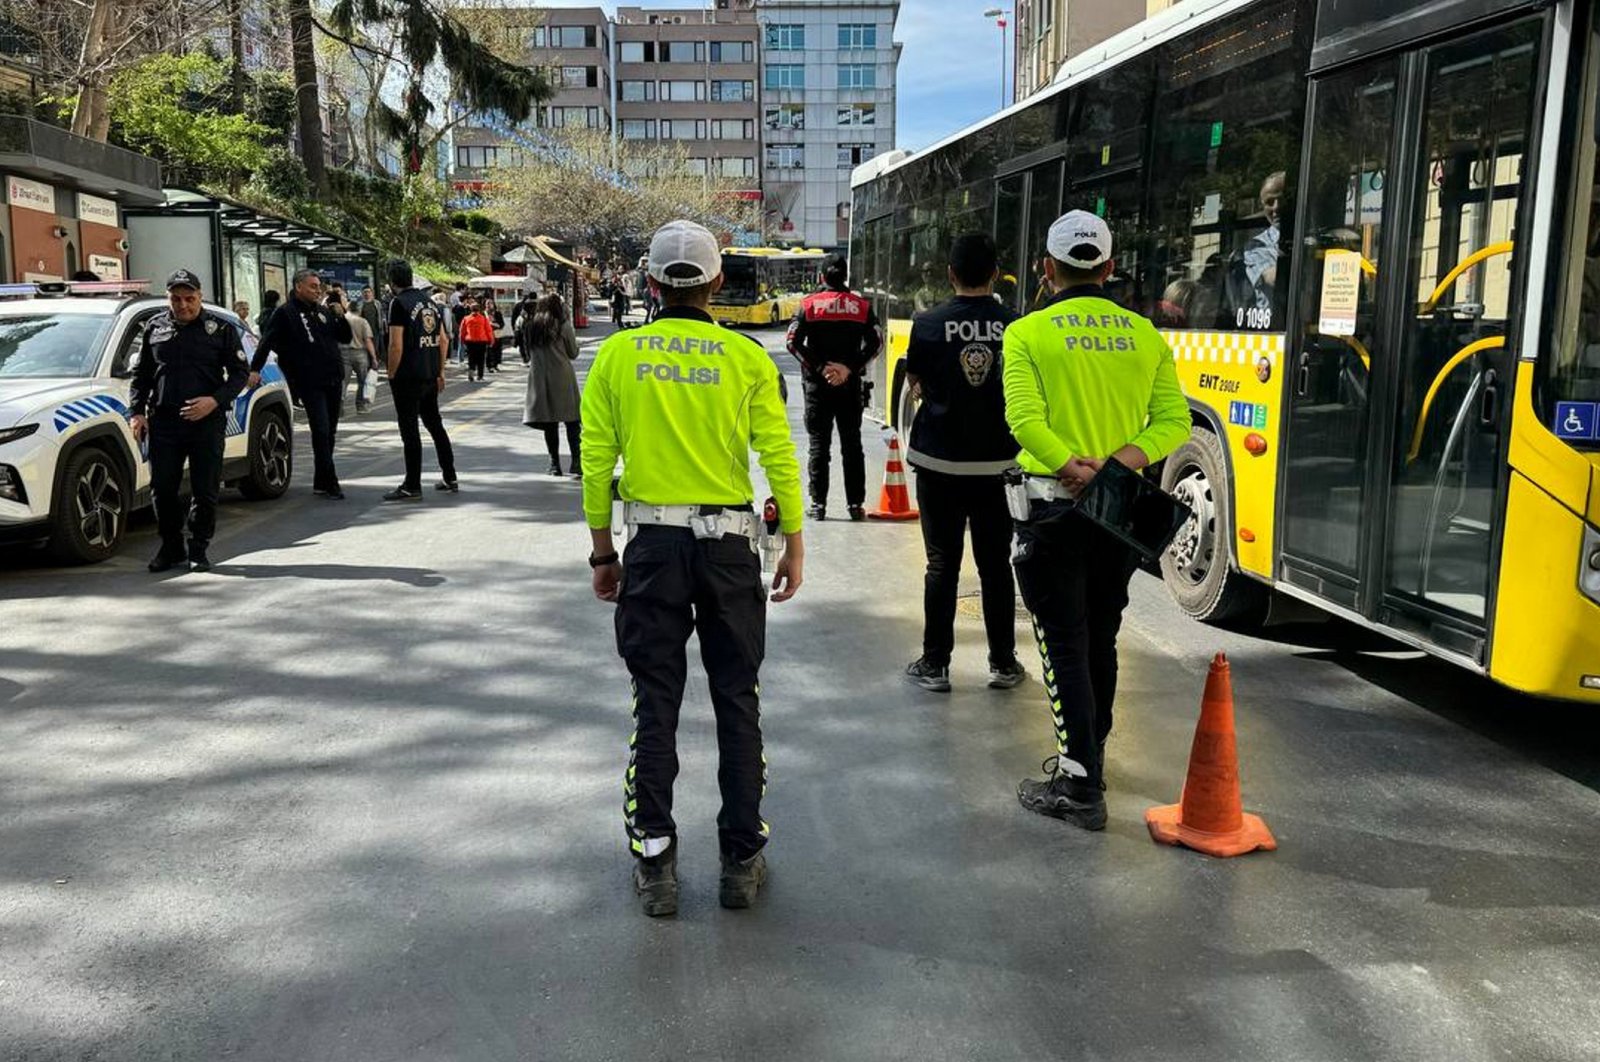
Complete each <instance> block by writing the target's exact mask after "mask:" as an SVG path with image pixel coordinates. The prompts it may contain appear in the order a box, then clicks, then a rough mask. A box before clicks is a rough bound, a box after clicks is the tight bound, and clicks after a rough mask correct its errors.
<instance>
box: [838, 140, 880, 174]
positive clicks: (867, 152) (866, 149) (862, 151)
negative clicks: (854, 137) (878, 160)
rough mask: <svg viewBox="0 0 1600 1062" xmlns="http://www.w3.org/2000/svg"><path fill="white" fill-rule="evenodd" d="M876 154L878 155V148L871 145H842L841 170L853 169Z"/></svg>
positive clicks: (840, 150)
mask: <svg viewBox="0 0 1600 1062" xmlns="http://www.w3.org/2000/svg"><path fill="white" fill-rule="evenodd" d="M875 154H877V148H875V147H873V146H872V145H871V144H840V145H839V168H840V169H841V170H848V169H853V168H854V167H856V166H859V165H861V164H862V163H863V162H866V161H867V160H868V159H870V158H871V157H872V156H873V155H875Z"/></svg>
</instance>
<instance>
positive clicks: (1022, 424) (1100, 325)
mask: <svg viewBox="0 0 1600 1062" xmlns="http://www.w3.org/2000/svg"><path fill="white" fill-rule="evenodd" d="M1045 246H1046V249H1047V250H1048V252H1049V255H1048V257H1047V258H1046V259H1045V260H1044V270H1045V277H1046V280H1047V282H1048V283H1049V286H1050V289H1051V291H1052V293H1053V295H1052V298H1051V299H1050V300H1049V301H1048V302H1047V303H1046V304H1045V305H1044V306H1042V307H1041V308H1040V309H1038V310H1035V311H1034V312H1033V313H1030V314H1028V315H1027V316H1026V317H1024V318H1022V319H1021V320H1019V321H1015V322H1013V323H1012V324H1011V325H1010V326H1009V327H1007V328H1006V333H1005V343H1004V351H1005V369H1004V380H1005V395H1006V421H1007V423H1009V424H1010V425H1011V433H1012V434H1013V435H1014V436H1015V437H1016V439H1017V442H1018V444H1019V445H1021V447H1022V453H1021V454H1020V455H1019V456H1018V458H1017V463H1018V464H1019V465H1021V466H1022V471H1023V472H1024V473H1025V474H1026V478H1025V480H1024V484H1025V489H1026V493H1027V502H1026V504H1025V505H1024V506H1022V508H1021V509H1020V511H1018V510H1014V511H1013V515H1016V516H1019V519H1018V520H1017V524H1016V529H1017V535H1016V541H1015V544H1014V546H1013V555H1012V560H1013V563H1014V565H1015V567H1016V570H1017V583H1018V585H1019V587H1020V588H1021V590H1022V600H1023V604H1025V605H1026V606H1027V608H1028V611H1029V612H1030V613H1031V614H1032V616H1033V629H1034V634H1035V636H1036V638H1037V639H1038V642H1039V653H1040V656H1041V657H1042V658H1043V661H1044V677H1045V691H1046V695H1047V696H1048V697H1049V699H1050V710H1051V715H1052V717H1053V719H1054V722H1055V731H1056V751H1057V755H1056V756H1054V757H1051V758H1050V759H1047V760H1046V761H1045V772H1046V773H1047V774H1048V775H1049V777H1047V778H1046V779H1044V780H1043V781H1036V780H1033V779H1025V780H1024V781H1022V782H1021V783H1020V784H1019V785H1018V786H1017V798H1018V799H1019V800H1020V801H1021V802H1022V806H1023V807H1025V808H1027V809H1028V810H1030V811H1036V812H1039V813H1040V814H1043V815H1053V816H1055V817H1057V818H1061V819H1065V820H1067V821H1068V822H1072V823H1074V824H1076V825H1078V826H1081V827H1083V828H1085V829H1089V830H1099V829H1104V828H1105V824H1106V802H1105V796H1104V793H1103V790H1104V788H1105V786H1104V782H1103V779H1102V771H1103V768H1104V759H1105V742H1106V737H1107V736H1108V735H1109V734H1110V733H1111V712H1112V701H1113V700H1114V699H1115V697H1116V691H1117V631H1118V629H1119V628H1120V627H1121V626H1122V610H1123V609H1124V608H1126V607H1127V604H1128V581H1129V580H1130V579H1131V578H1132V576H1133V570H1134V567H1135V564H1136V557H1135V555H1134V553H1133V551H1132V550H1130V549H1129V548H1128V547H1127V546H1125V545H1123V544H1122V543H1121V542H1119V541H1118V540H1117V539H1115V538H1113V537H1112V536H1111V535H1110V534H1108V533H1107V532H1105V531H1103V530H1102V529H1101V528H1099V527H1098V526H1097V525H1095V524H1093V523H1091V522H1090V521H1089V520H1088V519H1087V518H1085V517H1083V516H1082V515H1081V514H1079V513H1076V512H1074V511H1073V509H1072V497H1073V496H1074V495H1076V494H1077V493H1078V492H1079V491H1081V490H1082V489H1083V488H1084V487H1086V486H1088V484H1089V482H1090V481H1091V480H1093V478H1094V476H1095V474H1096V473H1097V472H1098V471H1099V469H1100V468H1101V466H1102V465H1103V464H1104V462H1105V461H1107V460H1115V461H1117V462H1118V463H1120V464H1122V465H1125V466H1127V467H1128V468H1130V469H1133V470H1134V471H1138V470H1139V469H1142V468H1144V467H1145V466H1146V465H1148V464H1150V463H1151V462H1154V461H1159V460H1160V459H1161V458H1163V457H1165V456H1166V455H1167V454H1169V453H1171V452H1172V451H1173V450H1175V449H1176V448H1177V447H1178V446H1179V445H1180V444H1181V443H1182V442H1183V441H1184V440H1185V439H1187V438H1188V437H1189V428H1190V422H1189V405H1188V402H1187V400H1185V398H1184V396H1183V389H1182V387H1181V386H1180V385H1179V383H1178V374H1177V369H1176V368H1175V367H1174V365H1173V361H1172V350H1171V348H1169V347H1168V346H1167V343H1166V340H1164V339H1162V338H1161V333H1160V332H1158V331H1156V328H1155V326H1154V325H1153V324H1151V323H1150V322H1149V321H1148V320H1146V319H1145V318H1143V317H1140V316H1139V315H1138V314H1135V313H1130V312H1128V311H1127V310H1125V309H1123V308H1122V307H1121V306H1119V305H1117V304H1116V303H1114V302H1112V301H1111V300H1110V299H1108V298H1106V297H1105V293H1104V291H1103V290H1102V288H1103V285H1104V283H1105V280H1106V277H1107V276H1108V275H1110V273H1111V267H1112V261H1111V249H1112V248H1111V230H1110V229H1109V228H1107V226H1106V223H1105V221H1104V219H1102V218H1099V217H1097V216H1095V215H1094V214H1090V213H1088V212H1086V211H1082V210H1074V211H1071V212H1070V213H1068V214H1065V215H1063V216H1062V217H1060V218H1058V219H1057V220H1056V221H1055V223H1054V224H1052V225H1051V226H1050V231H1049V234H1048V236H1047V237H1046V242H1045Z"/></svg>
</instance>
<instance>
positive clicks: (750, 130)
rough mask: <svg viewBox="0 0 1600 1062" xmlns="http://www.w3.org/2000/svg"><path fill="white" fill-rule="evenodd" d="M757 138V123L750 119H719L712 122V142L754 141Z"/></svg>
mask: <svg viewBox="0 0 1600 1062" xmlns="http://www.w3.org/2000/svg"><path fill="white" fill-rule="evenodd" d="M755 138H756V123H755V122H753V121H751V120H750V119H745V120H744V121H738V120H735V119H732V118H727V119H724V118H717V119H713V120H712V122H711V139H712V140H754V139H755Z"/></svg>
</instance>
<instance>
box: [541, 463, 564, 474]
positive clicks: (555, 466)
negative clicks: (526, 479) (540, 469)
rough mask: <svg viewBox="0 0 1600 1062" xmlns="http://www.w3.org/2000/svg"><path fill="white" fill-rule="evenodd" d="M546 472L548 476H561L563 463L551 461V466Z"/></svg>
mask: <svg viewBox="0 0 1600 1062" xmlns="http://www.w3.org/2000/svg"><path fill="white" fill-rule="evenodd" d="M544 474H545V475H547V476H559V475H561V465H560V463H558V462H556V461H552V462H550V467H549V468H547V469H545V471H544Z"/></svg>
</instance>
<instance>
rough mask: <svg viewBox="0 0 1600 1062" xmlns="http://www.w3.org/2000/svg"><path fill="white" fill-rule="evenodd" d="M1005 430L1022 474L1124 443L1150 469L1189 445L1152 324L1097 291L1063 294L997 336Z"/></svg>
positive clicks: (1185, 408)
mask: <svg viewBox="0 0 1600 1062" xmlns="http://www.w3.org/2000/svg"><path fill="white" fill-rule="evenodd" d="M1004 349H1005V370H1004V372H1005V375H1004V380H1005V392H1006V422H1007V423H1008V424H1010V426H1011V434H1013V435H1015V436H1016V438H1017V442H1018V443H1019V444H1020V445H1021V446H1022V453H1021V454H1019V455H1018V457H1017V463H1018V464H1019V465H1021V466H1022V469H1023V471H1025V472H1030V473H1033V474H1035V475H1041V476H1051V475H1054V474H1055V473H1056V471H1057V470H1058V469H1060V468H1061V466H1062V465H1064V464H1066V463H1067V461H1068V459H1070V458H1073V457H1093V458H1105V457H1109V456H1111V455H1112V454H1113V453H1115V452H1116V451H1118V450H1120V449H1122V447H1124V446H1126V445H1128V444H1129V443H1132V444H1133V445H1134V446H1137V447H1138V448H1139V449H1140V450H1143V451H1144V455H1145V456H1146V457H1147V458H1149V459H1150V460H1151V461H1159V460H1161V458H1163V457H1165V456H1166V455H1167V454H1169V453H1171V452H1172V451H1173V450H1176V449H1177V448H1178V446H1179V445H1181V444H1182V443H1183V441H1184V440H1185V439H1187V438H1188V437H1189V428H1190V421H1189V403H1188V401H1187V400H1186V399H1185V398H1184V397H1183V387H1182V385H1180V384H1179V383H1178V371H1177V368H1176V367H1175V366H1174V365H1173V362H1172V349H1171V348H1170V347H1168V346H1167V341H1166V340H1165V339H1162V338H1161V333H1160V332H1158V331H1156V327H1155V325H1153V324H1151V323H1150V322H1149V321H1148V320H1146V319H1145V318H1143V317H1140V316H1139V315H1138V314H1136V313H1129V312H1128V311H1127V310H1124V309H1123V308H1122V307H1120V306H1118V305H1117V304H1116V303H1114V302H1112V301H1111V300H1110V299H1107V298H1105V297H1104V296H1103V295H1102V294H1101V293H1100V289H1099V288H1098V287H1092V286H1085V287H1077V288H1068V289H1067V290H1065V291H1063V292H1061V293H1060V294H1059V295H1057V296H1056V298H1055V299H1054V300H1052V301H1051V302H1050V303H1048V304H1046V305H1045V306H1043V307H1041V308H1039V309H1037V310H1035V311H1034V312H1032V313H1030V314H1028V315H1027V316H1026V317H1023V318H1021V319H1020V320H1017V321H1013V322H1012V323H1011V324H1010V325H1008V326H1007V327H1006V334H1005V341H1004Z"/></svg>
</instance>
